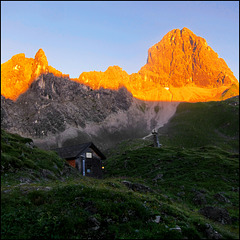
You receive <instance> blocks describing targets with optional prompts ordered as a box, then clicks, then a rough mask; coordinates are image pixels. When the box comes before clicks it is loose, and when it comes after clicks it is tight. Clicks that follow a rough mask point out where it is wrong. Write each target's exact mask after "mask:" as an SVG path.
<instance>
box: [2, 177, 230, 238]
mask: <svg viewBox="0 0 240 240" xmlns="http://www.w3.org/2000/svg"><path fill="white" fill-rule="evenodd" d="M121 181H122V179H108V180H103V181H100V180H94V179H89V178H85V179H78V180H77V179H74V180H68V181H65V182H64V183H59V182H53V181H52V182H51V183H49V184H48V186H47V187H46V186H43V185H41V184H28V185H21V186H17V187H15V188H12V189H11V190H10V191H9V192H7V193H6V192H5V193H3V194H2V197H1V231H2V239H35V238H44V239H46V238H61V239H86V238H87V239H182V238H184V237H185V238H186V237H187V238H188V239H193V238H194V239H201V238H203V237H206V234H205V229H206V221H205V219H204V218H203V217H201V216H200V215H199V214H198V213H194V212H193V213H191V212H190V211H188V210H186V209H182V208H181V206H180V205H178V204H177V203H172V202H169V201H168V200H167V199H165V200H164V198H163V197H162V196H161V195H159V194H153V193H145V194H143V193H139V192H134V191H131V190H129V189H126V188H125V187H124V185H123V184H122V183H121ZM109 183H111V186H109ZM116 186H117V187H116ZM156 216H160V221H159V222H155V219H156ZM207 222H208V223H211V221H207ZM211 224H212V225H213V226H214V228H215V229H217V231H220V232H221V233H222V234H223V236H225V237H228V238H234V235H233V234H230V233H229V232H228V231H227V230H225V231H223V230H221V229H220V228H219V226H217V225H216V226H215V225H214V223H211ZM176 228H177V229H176ZM179 228H180V229H181V230H179Z"/></svg>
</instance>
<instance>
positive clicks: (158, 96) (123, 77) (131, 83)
mask: <svg viewBox="0 0 240 240" xmlns="http://www.w3.org/2000/svg"><path fill="white" fill-rule="evenodd" d="M116 78H117V80H116ZM77 81H79V82H81V83H84V84H87V85H89V86H90V87H92V88H93V89H98V88H100V87H103V88H112V89H116V88H118V87H120V86H125V87H126V88H127V89H128V90H129V91H130V92H131V93H132V94H133V96H134V97H136V98H139V99H143V100H149V101H190V102H197V101H209V100H220V99H224V97H222V93H223V92H224V91H227V90H228V89H229V88H231V94H230V95H231V96H235V95H238V94H239V90H238V86H239V83H238V81H237V79H236V78H235V76H234V75H233V73H232V71H231V70H230V69H229V67H228V66H227V64H226V63H225V61H224V60H223V59H222V58H219V57H218V54H217V53H216V52H214V51H213V50H212V48H211V47H209V46H208V44H207V42H206V40H205V39H203V38H201V37H198V36H196V35H195V34H194V33H193V32H192V31H190V30H189V29H187V28H183V29H182V30H179V29H174V30H172V31H170V32H169V33H167V34H166V35H165V36H164V37H163V39H162V40H161V41H160V42H159V43H157V44H155V45H154V46H152V47H151V48H150V49H149V50H148V59H147V63H146V65H144V66H143V67H142V68H141V69H140V71H139V72H138V73H133V74H131V75H127V74H126V72H125V71H122V69H121V68H119V67H116V66H114V67H111V69H110V67H109V68H108V69H107V71H105V72H88V73H82V74H81V75H80V76H79V78H78V79H77ZM232 85H234V86H235V87H232ZM228 96H229V95H228Z"/></svg>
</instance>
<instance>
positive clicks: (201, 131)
mask: <svg viewBox="0 0 240 240" xmlns="http://www.w3.org/2000/svg"><path fill="white" fill-rule="evenodd" d="M159 141H160V142H161V143H163V144H164V145H170V146H177V147H185V148H186V147H200V146H206V145H215V146H219V147H221V148H223V149H226V150H229V151H235V152H239V96H237V97H233V98H230V99H228V100H225V101H220V102H207V103H181V104H180V105H179V106H178V108H177V111H176V114H175V115H174V116H173V118H172V119H171V120H170V121H169V122H168V123H167V124H166V125H165V126H164V127H163V128H160V129H159Z"/></svg>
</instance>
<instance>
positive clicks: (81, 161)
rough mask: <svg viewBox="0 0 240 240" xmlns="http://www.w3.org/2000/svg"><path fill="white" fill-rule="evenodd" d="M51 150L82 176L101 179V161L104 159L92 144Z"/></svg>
mask: <svg viewBox="0 0 240 240" xmlns="http://www.w3.org/2000/svg"><path fill="white" fill-rule="evenodd" d="M52 150H53V151H55V152H57V154H58V155H59V156H60V157H61V158H63V159H66V160H67V162H68V163H69V164H70V165H71V166H72V167H74V168H77V169H78V171H80V172H81V173H82V175H83V176H89V177H95V178H102V169H103V167H102V160H104V159H106V157H105V156H104V154H103V153H102V152H101V151H100V150H99V149H98V148H97V147H96V146H95V145H94V144H93V143H92V142H88V143H83V144H78V145H74V146H69V147H62V148H56V149H52Z"/></svg>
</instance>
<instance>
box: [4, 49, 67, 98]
mask: <svg viewBox="0 0 240 240" xmlns="http://www.w3.org/2000/svg"><path fill="white" fill-rule="evenodd" d="M48 72H49V73H53V74H54V75H56V76H59V77H62V76H63V77H69V75H66V74H62V73H61V72H60V71H58V70H56V69H55V68H53V67H51V66H48V61H47V57H46V56H45V53H44V51H43V50H42V49H39V50H38V52H37V53H36V55H35V58H34V59H33V58H26V57H25V54H24V53H20V54H17V55H14V56H13V57H12V58H11V59H10V60H9V61H7V62H5V63H3V64H1V95H3V96H5V97H6V98H10V99H12V100H16V99H17V98H18V96H19V95H20V94H22V93H24V92H25V91H26V90H28V88H29V86H30V85H31V83H32V82H33V81H34V80H36V79H37V78H38V77H39V76H40V75H41V74H43V73H48Z"/></svg>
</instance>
